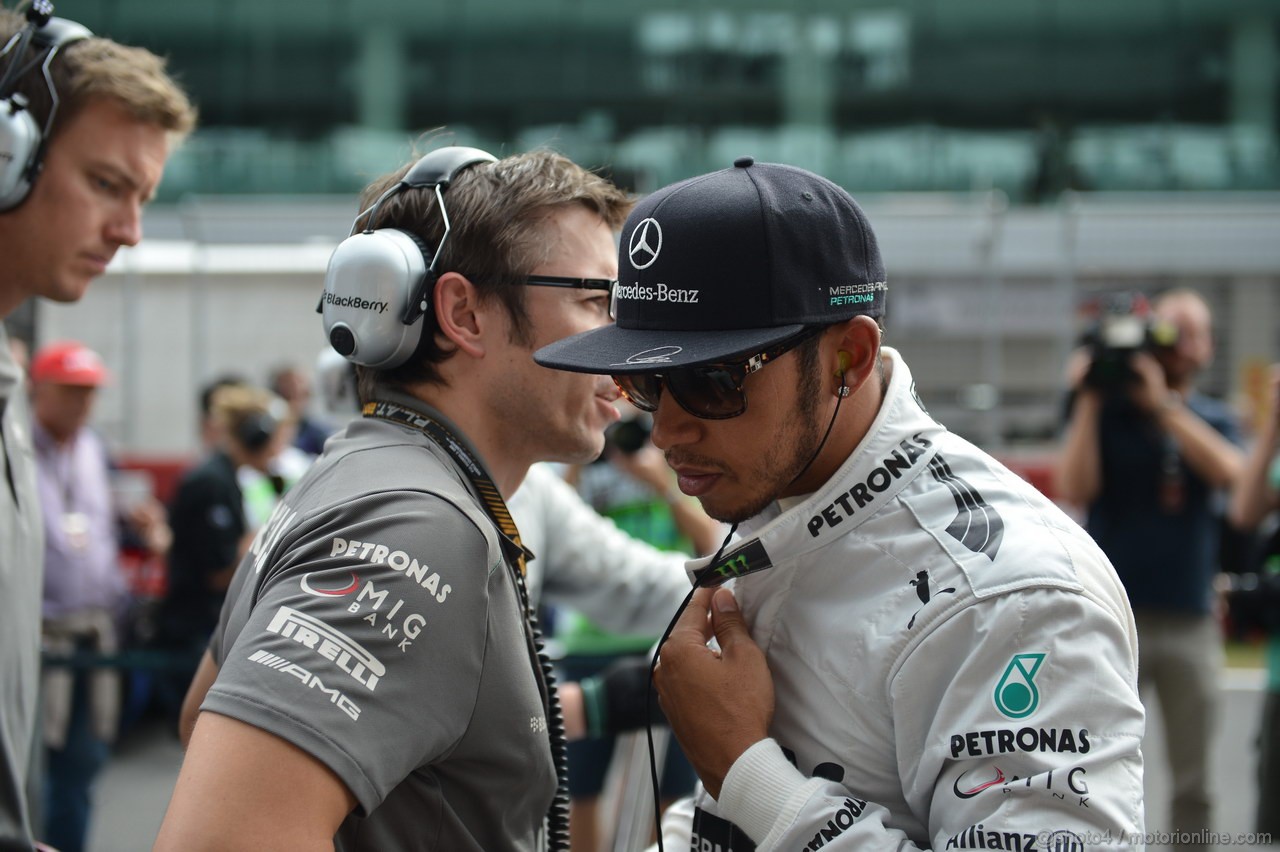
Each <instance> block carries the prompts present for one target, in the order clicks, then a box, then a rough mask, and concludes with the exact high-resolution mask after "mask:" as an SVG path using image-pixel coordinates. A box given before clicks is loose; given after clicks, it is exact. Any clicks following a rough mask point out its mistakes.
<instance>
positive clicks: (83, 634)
mask: <svg viewBox="0 0 1280 852" xmlns="http://www.w3.org/2000/svg"><path fill="white" fill-rule="evenodd" d="M106 381H107V369H106V367H105V366H104V365H103V363H102V360H101V359H100V358H99V357H98V355H97V353H95V352H93V351H92V350H91V349H88V348H86V347H85V346H83V345H81V344H79V343H75V342H62V343H53V344H49V345H48V346H45V347H43V348H42V349H40V350H39V351H38V352H37V353H36V355H35V358H34V360H33V361H32V364H31V382H32V411H33V412H34V414H35V422H34V424H33V429H32V431H33V437H34V442H35V449H36V479H37V483H38V487H39V494H40V507H41V510H42V511H43V513H44V542H45V549H44V552H45V557H44V602H43V612H42V616H43V620H42V631H43V641H44V650H45V652H46V653H47V654H51V655H54V656H57V657H67V656H70V655H72V654H75V653H77V652H88V653H89V654H92V655H100V656H108V657H109V656H112V655H114V654H116V653H117V651H118V650H119V649H120V647H121V644H122V641H121V635H120V633H121V630H120V628H121V626H122V620H123V615H124V610H125V606H126V604H127V597H128V589H127V586H126V581H125V576H124V573H123V571H122V568H121V565H120V547H121V541H122V537H121V534H120V527H121V525H122V524H127V525H128V527H129V532H131V533H132V537H133V538H134V539H135V540H136V541H137V542H139V543H141V544H142V546H144V547H145V548H146V550H147V551H148V552H150V553H151V554H153V555H163V554H164V553H165V552H166V551H167V550H168V546H169V541H170V533H169V527H168V525H167V524H166V523H165V516H164V509H163V507H162V506H161V505H160V504H159V502H158V501H156V500H155V499H144V500H139V501H137V502H135V503H134V505H132V506H129V507H123V506H117V505H116V504H115V500H114V499H113V495H112V488H111V460H110V457H109V455H108V453H107V448H106V445H105V444H104V443H103V441H102V438H101V437H99V436H98V434H97V433H96V432H95V431H93V430H92V429H90V428H89V426H88V423H89V419H90V417H91V415H92V413H93V405H94V401H95V400H96V398H97V393H98V388H99V387H100V386H101V385H102V384H104V383H105V382H106ZM126 511H127V515H126V514H125V512H126ZM120 680H121V678H120V673H119V671H118V670H117V669H116V668H114V667H113V666H105V665H104V666H94V667H89V668H84V667H77V666H75V665H68V664H66V663H54V664H52V665H46V666H45V669H44V674H43V678H42V688H43V710H42V713H43V716H44V741H45V745H46V747H47V754H46V763H45V799H44V804H45V810H44V825H45V829H44V832H43V839H44V840H46V841H48V842H49V843H50V844H52V845H53V846H55V847H57V848H58V849H60V850H62V852H79V850H81V849H83V848H84V843H85V836H86V832H87V830H88V827H89V814H90V805H91V801H90V792H91V787H92V784H93V781H94V779H95V778H96V776H97V774H98V772H99V770H101V769H102V767H103V765H104V764H105V763H106V761H107V756H108V748H109V743H111V741H112V740H113V739H114V738H115V735H116V730H117V724H118V717H119V710H120V703H121V699H120V694H121V690H120Z"/></svg>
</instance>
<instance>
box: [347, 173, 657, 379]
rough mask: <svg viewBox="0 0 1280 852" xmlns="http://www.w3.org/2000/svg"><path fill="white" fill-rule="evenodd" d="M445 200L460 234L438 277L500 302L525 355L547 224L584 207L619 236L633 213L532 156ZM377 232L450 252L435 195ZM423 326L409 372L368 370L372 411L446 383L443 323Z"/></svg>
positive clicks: (385, 210)
mask: <svg viewBox="0 0 1280 852" xmlns="http://www.w3.org/2000/svg"><path fill="white" fill-rule="evenodd" d="M414 162H417V160H414V161H412V162H409V163H406V164H405V165H403V166H401V167H400V168H399V169H397V170H396V171H395V172H393V173H392V174H389V175H386V176H384V177H382V178H380V179H378V180H377V181H375V182H374V183H372V184H371V185H370V186H368V187H367V188H366V189H365V191H364V193H363V194H362V195H361V198H360V209H362V210H363V209H365V208H367V207H368V206H369V205H371V204H372V203H373V202H374V201H375V200H376V199H378V198H379V197H380V196H381V195H382V194H383V193H384V192H386V191H387V190H388V189H389V188H390V187H392V186H394V185H395V184H396V183H398V182H399V181H400V179H401V178H403V177H404V175H405V174H406V173H407V172H408V170H409V168H410V167H411V166H412V165H413V164H414ZM444 195H445V208H446V211H447V212H448V215H449V223H450V227H451V229H450V231H449V239H448V240H447V241H446V242H445V245H444V249H443V250H442V251H441V254H440V259H439V262H438V263H437V264H436V272H437V273H440V274H443V273H445V272H451V271H452V272H459V273H461V274H463V275H465V276H466V277H467V278H468V279H469V280H470V281H471V283H472V284H473V285H475V288H476V290H477V291H478V292H479V294H480V298H481V299H497V300H499V302H500V303H501V304H502V306H503V307H504V308H505V309H506V311H507V315H508V316H509V317H510V319H511V327H512V340H513V341H514V342H516V343H519V344H522V345H528V344H529V343H530V337H529V328H528V316H527V314H526V312H525V302H524V293H525V287H524V279H525V277H526V276H528V275H529V273H530V272H532V271H533V269H534V268H535V267H536V266H538V264H540V263H541V262H542V261H543V259H544V258H545V257H546V255H547V252H548V250H549V246H548V241H547V239H546V227H547V225H546V220H547V217H548V216H550V215H552V214H553V213H555V212H556V211H557V210H558V209H563V208H565V207H568V206H570V205H574V204H580V205H582V206H584V207H586V208H587V209H588V210H590V211H591V212H593V213H595V214H597V215H598V216H599V217H600V218H601V219H602V220H604V222H606V223H607V224H608V225H609V227H610V228H613V229H615V230H616V229H617V228H619V227H621V225H622V222H623V220H624V219H626V216H627V213H628V212H629V211H630V209H631V204H632V202H631V199H630V198H628V196H627V195H626V194H625V193H623V192H622V190H620V189H618V188H617V187H616V186H614V185H613V184H612V183H610V182H609V181H607V180H605V179H604V178H602V177H600V176H599V175H597V174H594V173H593V172H590V171H588V170H586V169H584V168H582V167H581V166H579V165H577V164H576V163H574V162H572V161H571V160H569V159H568V158H566V157H564V156H562V155H560V154H557V153H554V152H552V151H531V152H529V153H527V154H517V155H515V156H511V157H506V158H504V159H501V160H498V161H497V162H496V163H481V164H478V165H474V166H471V167H469V168H467V169H466V170H464V171H463V172H462V173H461V174H459V175H458V176H457V177H456V178H455V179H454V181H453V183H452V184H451V185H450V186H449V188H448V190H446V191H445V194H444ZM360 224H361V225H363V224H364V223H363V222H361V223H360ZM370 224H371V225H372V226H373V227H375V228H400V229H401V230H404V231H408V232H409V233H411V234H413V235H414V236H416V237H417V238H418V239H419V240H421V241H422V243H423V244H424V245H426V246H428V247H429V250H430V251H433V250H435V247H436V246H437V245H439V244H440V236H441V234H442V233H443V231H444V223H443V221H442V219H441V216H440V213H439V211H438V210H436V197H435V190H434V189H426V188H423V189H406V190H404V191H402V192H400V193H398V194H396V195H395V196H393V197H392V198H390V199H388V200H387V201H386V202H385V203H384V204H383V205H382V206H381V208H379V210H378V216H377V220H376V221H374V222H372V223H370ZM423 323H424V325H423V330H422V340H421V342H420V343H419V344H418V348H417V350H415V351H414V353H413V355H412V356H411V357H410V358H409V360H408V361H407V362H406V363H405V364H403V365H402V366H400V367H396V368H394V369H390V370H374V369H371V368H367V367H361V368H359V370H358V373H359V376H360V398H361V400H362V401H368V400H369V399H370V398H371V397H372V396H373V395H374V390H375V387H376V386H378V385H384V386H390V387H403V386H405V385H410V384H418V383H423V382H439V381H440V380H441V378H440V374H439V371H438V370H437V369H436V367H435V365H436V364H439V363H440V362H442V361H444V360H445V359H447V358H449V357H450V356H451V355H452V354H453V351H454V350H452V349H446V348H442V347H441V346H440V345H439V344H438V343H437V342H436V333H437V331H438V329H439V326H438V325H437V324H436V322H435V318H434V314H432V313H428V314H427V315H426V317H424V319H423Z"/></svg>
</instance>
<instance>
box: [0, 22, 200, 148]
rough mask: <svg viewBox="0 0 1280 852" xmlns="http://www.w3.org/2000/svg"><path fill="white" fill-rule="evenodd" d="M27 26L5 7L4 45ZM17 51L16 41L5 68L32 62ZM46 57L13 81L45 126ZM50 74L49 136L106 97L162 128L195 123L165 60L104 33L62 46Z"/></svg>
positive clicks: (177, 133)
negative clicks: (54, 96)
mask: <svg viewBox="0 0 1280 852" xmlns="http://www.w3.org/2000/svg"><path fill="white" fill-rule="evenodd" d="M26 25H27V24H26V19H25V18H24V17H23V16H22V15H20V14H18V13H17V12H15V11H12V10H9V9H0V44H7V43H8V41H9V40H10V39H11V38H13V36H14V35H15V34H17V33H19V32H21V31H22V29H23V28H24V27H26ZM17 53H18V51H17V48H16V46H15V48H14V49H13V50H11V51H10V52H9V54H8V55H7V56H5V57H4V59H3V60H2V62H3V65H4V67H5V68H7V67H8V66H9V65H10V64H12V63H14V62H23V63H30V62H31V59H32V55H31V53H30V51H29V50H28V52H26V53H25V54H24V55H21V56H19V55H17ZM42 62H43V56H40V62H37V63H36V65H35V66H34V68H32V70H30V71H28V72H26V73H25V74H23V75H22V76H21V77H19V78H18V79H17V80H16V81H15V84H14V91H16V92H18V93H21V94H22V95H23V96H24V97H25V98H26V100H27V108H28V109H30V110H31V115H32V117H33V118H34V119H35V120H36V124H37V125H38V126H39V127H40V128H41V129H43V128H44V125H45V122H46V121H47V120H48V118H49V110H50V109H51V108H52V100H51V99H50V97H49V89H48V86H46V84H45V80H44V75H43V74H41V73H40V70H39V69H40V64H41V63H42ZM0 73H3V69H0ZM49 76H50V78H51V79H52V80H53V86H54V89H55V90H56V91H57V93H58V101H59V103H58V113H57V115H56V116H55V118H54V124H53V127H52V128H51V129H50V131H49V139H52V138H54V137H56V136H57V135H58V129H59V127H61V126H62V125H63V124H65V123H66V121H67V120H68V119H69V118H71V117H72V116H74V115H75V114H76V113H77V112H79V111H80V110H81V109H82V108H83V107H84V106H85V104H88V103H91V102H93V101H97V100H107V99H110V100H114V101H115V102H116V103H118V104H120V106H122V107H123V108H124V109H125V110H126V111H127V112H128V113H129V114H130V115H132V116H133V117H134V118H135V119H137V120H138V121H141V122H144V123H146V124H153V125H156V126H157V127H161V128H163V129H165V130H167V131H169V133H170V134H171V135H172V136H173V137H176V138H181V137H183V136H186V135H187V134H188V133H190V132H191V129H192V128H193V127H195V123H196V110H195V107H193V106H192V105H191V101H190V100H188V98H187V96H186V94H185V93H184V92H183V91H182V89H181V88H180V87H179V86H178V84H177V83H175V82H174V80H173V78H171V77H170V76H169V74H168V73H167V72H166V71H165V60H164V59H162V58H161V57H159V56H156V55H155V54H154V53H152V52H151V51H149V50H146V49H144V48H141V47H129V46H127V45H123V44H119V43H117V42H114V41H112V40H111V39H109V38H99V37H93V38H87V39H81V40H79V41H73V42H69V43H67V44H65V45H64V46H63V47H61V48H59V50H58V54H57V56H55V57H54V59H53V62H52V63H51V64H50V66H49ZM49 139H46V140H45V143H46V144H47V143H48V142H49Z"/></svg>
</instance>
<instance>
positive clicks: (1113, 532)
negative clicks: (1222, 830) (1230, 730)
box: [1054, 289, 1243, 832]
mask: <svg viewBox="0 0 1280 852" xmlns="http://www.w3.org/2000/svg"><path fill="white" fill-rule="evenodd" d="M1144 307H1145V304H1144V303H1143V302H1142V301H1141V300H1135V302H1134V304H1133V309H1132V310H1131V311H1130V313H1131V314H1132V315H1133V316H1124V315H1123V314H1122V315H1120V316H1112V315H1108V314H1106V313H1105V312H1104V314H1103V316H1102V317H1101V318H1100V319H1099V333H1098V334H1097V339H1096V342H1095V343H1094V344H1093V345H1092V346H1090V347H1087V348H1086V349H1084V350H1081V351H1079V352H1077V353H1076V354H1075V355H1074V356H1073V358H1072V361H1071V363H1070V365H1069V367H1068V379H1069V381H1070V382H1071V387H1072V392H1073V399H1072V400H1071V405H1070V413H1069V415H1068V423H1067V429H1066V435H1065V438H1064V441H1063V446H1062V450H1061V452H1060V453H1059V456H1058V460H1057V465H1056V469H1055V471H1054V487H1055V489H1056V493H1057V495H1058V497H1059V498H1060V499H1061V500H1064V501H1066V502H1069V503H1073V504H1075V505H1077V506H1080V507H1083V508H1084V509H1085V510H1086V511H1087V519H1086V528H1087V529H1088V531H1089V533H1090V534H1091V535H1092V536H1093V538H1094V539H1095V540H1096V541H1097V542H1098V544H1099V546H1101V547H1102V550H1103V551H1104V552H1105V553H1106V554H1107V556H1108V557H1109V558H1110V559H1111V561H1112V563H1113V564H1114V565H1115V568H1116V572H1117V573H1118V574H1119V575H1120V579H1121V581H1122V582H1123V583H1124V586H1125V589H1126V591H1127V592H1128V595H1129V602H1130V604H1131V605H1132V607H1133V611H1134V615H1135V617H1136V619H1137V628H1138V648H1139V662H1138V674H1139V686H1140V689H1141V691H1142V694H1143V695H1144V697H1145V698H1146V700H1147V701H1150V690H1151V689H1154V690H1155V693H1156V697H1157V699H1158V700H1159V702H1160V709H1161V712H1162V716H1163V718H1164V723H1165V742H1166V748H1167V751H1168V757H1169V764H1170V767H1171V769H1172V772H1173V802H1172V803H1171V810H1170V813H1171V817H1172V820H1173V825H1171V826H1168V828H1169V829H1172V830H1174V831H1179V832H1181V831H1186V832H1196V831H1198V830H1201V831H1203V830H1207V829H1209V828H1210V808H1211V803H1210V796H1209V778H1208V774H1209V767H1208V746H1209V740H1210V735H1211V733H1212V731H1213V729H1214V723H1215V712H1216V708H1217V693H1218V675H1219V671H1220V669H1221V666H1222V640H1221V634H1220V631H1219V626H1218V623H1217V620H1216V619H1215V617H1214V614H1213V607H1212V601H1213V577H1214V574H1215V572H1216V570H1217V564H1216V562H1217V553H1218V536H1219V526H1220V524H1219V522H1220V514H1221V511H1220V502H1219V501H1218V500H1217V499H1216V498H1217V496H1218V494H1219V492H1221V491H1224V490H1226V489H1229V488H1230V487H1231V486H1232V485H1234V483H1235V482H1236V480H1237V479H1238V478H1239V476H1240V472H1241V470H1242V469H1243V467H1242V466H1243V458H1242V455H1241V453H1240V450H1239V449H1237V447H1236V446H1235V445H1236V444H1237V443H1238V442H1239V434H1238V427H1237V424H1236V422H1235V419H1234V416H1233V415H1232V413H1231V411H1230V410H1229V409H1228V408H1227V406H1226V405H1225V404H1224V403H1222V402H1220V401H1217V400H1214V399H1210V398H1209V397H1206V396H1204V395H1202V394H1199V393H1197V392H1196V391H1195V388H1194V382H1195V379H1196V376H1197V375H1198V374H1199V373H1200V372H1201V371H1203V370H1204V369H1205V368H1206V367H1207V366H1208V365H1209V363H1210V361H1211V360H1212V359H1213V338H1212V334H1211V322H1210V314H1209V306H1208V305H1207V304H1206V303H1205V301H1204V299H1203V298H1201V297H1200V295H1199V294H1197V293H1196V292H1195V291H1193V290H1189V289H1177V290H1172V291H1169V292H1167V293H1165V294H1163V295H1161V296H1160V297H1158V298H1157V299H1156V300H1155V301H1154V303H1153V305H1152V310H1151V314H1152V316H1151V319H1152V320H1153V322H1146V321H1145V318H1144V317H1143V316H1142V313H1143V311H1142V309H1143V308H1144ZM1135 316H1136V317H1137V318H1138V319H1139V320H1140V322H1139V327H1144V328H1145V332H1144V333H1143V334H1141V335H1139V336H1137V337H1136V338H1135V337H1133V336H1130V335H1125V334H1118V335H1109V334H1108V330H1109V329H1115V328H1121V329H1123V328H1125V327H1126V326H1129V327H1131V326H1132V324H1133V323H1132V320H1133V319H1134V318H1135ZM1160 328H1166V329H1167V330H1168V331H1167V333H1166V334H1164V335H1161V334H1158V333H1157V334H1152V333H1151V330H1152V329H1160ZM1109 337H1110V338H1111V339H1108V338H1109ZM1126 347H1130V348H1128V351H1126ZM1152 827H1153V828H1159V829H1162V830H1163V829H1164V828H1166V827H1165V826H1152Z"/></svg>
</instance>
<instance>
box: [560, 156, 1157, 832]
mask: <svg viewBox="0 0 1280 852" xmlns="http://www.w3.org/2000/svg"><path fill="white" fill-rule="evenodd" d="M619 255H620V256H619V267H620V277H619V283H618V285H617V287H616V292H615V294H614V299H613V305H614V313H615V319H616V324H615V325H613V326H610V327H605V328H602V329H598V330H595V331H591V332H587V333H585V334H581V335H577V336H575V337H572V338H568V339H565V340H562V341H559V342H558V343H554V344H552V345H550V346H547V347H544V348H542V349H540V350H539V351H538V352H537V353H536V354H535V358H536V360H538V361H539V362H540V363H542V364H544V365H546V366H552V367H558V368H561V369H565V370H571V371H579V372H588V373H608V374H611V375H613V377H614V379H615V381H616V382H617V383H618V385H619V387H620V388H621V389H622V391H623V393H624V394H626V395H627V397H628V398H629V399H630V400H631V401H632V402H634V403H635V404H636V405H638V406H639V407H640V408H642V409H644V410H646V411H651V412H653V418H654V420H653V434H652V438H653V441H654V443H655V444H656V445H657V446H659V447H660V448H662V449H663V450H664V451H665V453H666V457H667V461H668V463H669V464H670V465H671V467H672V468H673V469H674V470H675V471H676V473H677V476H678V480H679V485H680V488H681V490H682V491H684V492H685V493H686V494H690V495H693V496H696V497H698V498H699V499H700V500H701V502H702V505H703V507H704V508H705V509H706V510H707V512H708V513H709V514H710V515H712V516H713V517H715V518H718V519H720V520H723V521H726V522H730V523H733V524H735V533H736V538H735V539H734V541H733V543H732V544H729V545H728V546H727V547H725V548H722V552H721V553H718V554H716V556H714V557H712V558H711V559H708V560H701V561H698V562H694V563H692V569H693V574H694V576H695V577H696V578H697V582H696V584H697V585H698V586H705V587H707V588H701V589H699V590H698V591H696V592H695V593H694V595H693V598H692V602H691V603H690V604H689V605H688V606H687V607H686V608H685V610H684V612H683V613H682V614H681V616H680V618H679V620H678V621H677V622H676V624H675V627H674V629H673V630H672V631H671V634H670V638H669V640H668V641H667V642H666V643H665V644H664V645H663V646H662V648H661V656H660V661H659V664H658V669H657V685H658V689H659V692H660V694H661V698H662V707H663V710H664V711H665V712H666V714H667V717H668V719H669V720H670V722H671V724H672V728H673V730H674V731H675V732H676V734H677V736H678V737H679V739H680V742H681V745H682V746H683V747H684V749H685V752H686V753H687V754H688V755H689V757H690V759H691V760H692V762H693V764H694V766H695V768H696V769H697V770H698V774H699V776H700V778H701V779H702V786H701V787H700V789H699V790H698V792H697V794H696V795H695V797H694V799H693V800H691V801H690V802H687V803H685V804H684V806H677V807H676V808H674V809H673V810H672V811H669V812H668V816H667V818H666V819H665V821H664V826H663V835H664V837H665V839H666V842H667V844H668V848H673V849H674V848H682V849H688V848H690V844H692V848H694V849H716V848H722V849H728V848H733V849H735V850H742V849H753V848H757V849H774V848H779V849H788V850H793V849H795V850H798V849H818V848H824V849H825V848H858V849H863V848H887V847H889V846H893V847H894V848H914V847H933V848H939V849H941V848H948V849H951V848H955V849H981V848H986V849H1019V850H1029V849H1083V848H1085V846H1086V845H1090V846H1092V845H1098V844H1100V843H1104V842H1106V843H1110V844H1115V845H1117V846H1120V847H1125V846H1129V845H1141V839H1142V838H1141V836H1140V835H1141V832H1142V831H1143V829H1144V825H1143V810H1142V758H1141V755H1140V752H1139V745H1140V742H1141V738H1142V733H1143V724H1144V719H1143V711H1142V705H1141V704H1140V702H1139V700H1138V694H1137V671H1136V640H1135V635H1134V627H1133V616H1132V613H1131V612H1130V610H1129V607H1128V604H1127V602H1126V599H1125V595H1124V591H1123V589H1122V588H1121V586H1120V584H1119V582H1118V581H1117V579H1116V576H1115V572H1114V571H1113V570H1112V568H1111V565H1110V563H1108V561H1107V559H1106V557H1105V556H1104V555H1103V554H1102V553H1101V552H1100V551H1099V550H1098V548H1097V547H1096V546H1095V545H1094V544H1093V542H1092V541H1091V540H1090V539H1089V537H1088V536H1087V535H1086V534H1085V533H1084V532H1083V530H1081V529H1080V528H1079V527H1078V526H1077V525H1076V524H1074V523H1073V522H1072V521H1071V520H1070V519H1068V518H1067V517H1066V516H1065V515H1064V514H1063V513H1061V512H1060V511H1059V510H1058V509H1057V508H1056V507H1055V506H1054V505H1053V504H1052V503H1051V502H1050V501H1048V500H1047V499H1045V498H1044V497H1043V496H1042V495H1040V494H1039V493H1038V492H1036V491H1035V490H1034V489H1033V488H1031V487H1030V486H1029V485H1027V484H1026V483H1025V482H1023V481H1022V480H1021V479H1019V478H1018V477H1017V476H1015V475H1014V474H1012V473H1010V472H1009V471H1008V470H1007V469H1006V468H1004V467H1003V466H1002V465H1000V464H999V463H998V462H997V461H995V460H994V459H992V458H991V457H990V456H988V455H987V454H985V453H984V452H982V451H981V450H979V449H978V448H977V447H974V446H973V445H971V444H969V443H968V442H966V441H964V440H963V439H961V438H960V437H958V436H956V435H953V434H951V433H950V432H948V431H947V430H946V429H945V428H944V427H943V426H942V425H940V424H939V423H937V422H936V421H935V420H933V418H932V417H930V416H929V414H928V412H927V411H926V410H925V409H924V407H923V405H922V404H921V402H920V400H919V398H918V397H917V395H916V393H915V389H914V385H913V383H912V379H911V373H910V371H909V370H908V368H907V365H906V364H905V363H904V362H903V360H902V358H901V356H899V355H898V354H897V353H896V352H895V351H894V350H892V349H889V348H887V347H881V345H880V344H881V334H882V328H881V322H882V318H883V315H884V307H885V295H886V285H885V278H886V276H885V273H884V267H883V265H882V263H881V260H880V254H879V250H878V248H877V245H876V239H875V235H874V234H873V232H872V230H871V227H870V224H869V223H868V222H867V220H866V218H865V216H864V215H863V213H862V211H861V209H860V208H859V207H858V205H857V204H856V203H855V202H854V200H853V199H852V198H851V197H850V196H849V195H848V194H847V193H846V192H845V191H844V190H842V189H840V188H839V187H837V186H836V185H835V184H833V183H831V182H830V181H828V180H825V179H823V178H821V177H819V176H817V175H814V174H811V173H809V172H806V171H803V170H801V169H796V168H792V167H788V166H780V165H771V164H763V163H762V164H756V163H754V162H753V161H752V160H751V159H750V158H742V159H740V160H738V161H737V162H736V163H735V164H734V167H733V168H730V169H725V170H722V171H719V172H715V173H713V174H709V175H703V176H701V177H697V178H693V179H690V180H687V181H683V182H681V183H677V184H674V185H672V186H669V187H666V188H665V189H662V190H659V191H658V192H656V193H654V194H653V195H651V196H650V197H648V198H647V199H645V200H644V201H642V202H641V203H640V204H639V205H638V206H637V207H636V208H635V210H634V212H633V213H632V214H631V216H630V218H629V219H628V221H627V224H626V225H625V227H624V229H623V232H622V241H621V246H620V251H619ZM774 362H777V363H776V364H775V363H774ZM713 586H721V587H722V588H719V589H714V590H713V589H712V588H710V587H713ZM713 636H714V638H715V639H716V640H717V642H718V649H713V648H709V647H707V644H706V643H707V641H708V640H709V639H711V638H712V637H713ZM1107 838H1109V839H1107Z"/></svg>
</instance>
